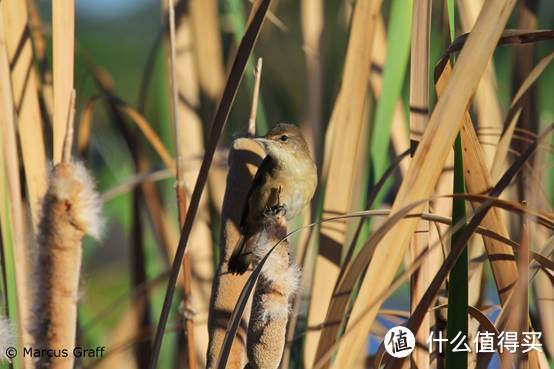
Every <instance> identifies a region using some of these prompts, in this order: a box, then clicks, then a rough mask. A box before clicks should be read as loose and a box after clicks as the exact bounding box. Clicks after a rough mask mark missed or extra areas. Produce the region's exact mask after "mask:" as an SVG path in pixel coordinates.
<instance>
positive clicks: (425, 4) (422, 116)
mask: <svg viewBox="0 0 554 369" xmlns="http://www.w3.org/2000/svg"><path fill="white" fill-rule="evenodd" d="M431 8H432V2H431V1H430V0H415V1H414V4H413V12H412V39H411V57H410V141H411V146H412V153H413V152H414V151H415V148H416V147H417V144H418V143H419V141H420V139H421V136H422V134H423V132H424V131H425V127H426V126H427V121H428V119H429V70H428V66H429V49H430V41H429V38H430V36H431V35H430V34H431ZM428 247H429V222H427V221H425V220H423V219H422V220H420V221H419V224H418V225H417V229H416V231H415V233H414V236H413V237H412V240H411V245H410V251H411V252H410V257H411V260H412V262H414V261H415V260H417V259H418V258H419V257H420V255H421V254H422V253H424V252H425V251H426V250H427V249H428ZM433 261H434V260H433V259H431V258H429V259H426V260H425V261H424V262H423V265H422V266H421V268H420V269H419V270H418V271H417V272H414V273H413V274H412V276H411V279H410V311H413V310H415V308H416V306H417V304H418V303H419V301H420V300H421V297H422V296H423V293H424V292H425V289H426V288H427V286H428V285H429V282H430V275H431V274H430V273H431V270H432V269H436V265H432V264H431V263H433ZM426 264H427V265H426ZM430 326H431V322H430V314H429V315H427V316H426V317H425V318H424V320H423V323H422V325H421V328H420V330H419V331H418V332H417V333H416V335H415V339H416V342H418V343H419V344H418V345H416V349H415V351H414V353H413V355H412V357H411V361H412V365H413V366H415V367H416V368H419V369H428V368H429V363H430V360H429V357H430V355H429V351H428V350H426V349H425V345H424V343H425V341H426V339H427V337H428V336H429V330H430Z"/></svg>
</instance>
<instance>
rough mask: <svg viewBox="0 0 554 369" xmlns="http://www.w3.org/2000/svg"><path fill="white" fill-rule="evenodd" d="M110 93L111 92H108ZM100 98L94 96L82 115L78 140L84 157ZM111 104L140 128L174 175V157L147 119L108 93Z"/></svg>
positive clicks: (80, 151) (79, 149) (107, 97)
mask: <svg viewBox="0 0 554 369" xmlns="http://www.w3.org/2000/svg"><path fill="white" fill-rule="evenodd" d="M106 92H109V91H106ZM99 98H100V97H98V96H93V97H92V98H91V99H90V100H89V101H88V102H87V104H86V105H85V108H84V110H83V113H82V114H81V121H80V124H79V127H80V130H79V138H78V151H79V153H80V154H81V155H83V153H84V150H85V149H86V147H87V145H88V142H89V140H90V130H91V126H92V116H93V112H94V108H95V107H96V105H97V102H98V99H99ZM105 98H106V99H107V100H108V102H109V103H110V104H113V105H114V106H115V107H116V108H117V109H119V110H120V111H121V112H123V113H125V114H126V115H127V116H128V117H129V118H130V119H131V121H132V122H133V123H135V125H136V126H137V127H138V129H139V130H140V131H141V132H142V134H143V135H144V138H146V140H147V141H148V142H149V143H150V145H152V148H153V149H154V150H155V151H156V153H157V154H158V156H159V157H160V159H161V160H162V162H163V163H164V165H165V166H166V167H167V169H169V170H171V172H172V173H176V168H175V161H174V160H173V157H172V156H171V154H170V153H169V151H168V150H167V148H166V147H165V145H164V144H163V142H162V140H161V139H160V137H159V136H158V135H157V134H156V132H155V131H154V130H153V129H152V125H151V124H150V122H148V120H146V118H145V117H144V116H143V115H142V114H140V113H139V112H138V111H137V110H136V109H134V108H133V107H131V106H130V105H129V104H127V103H126V102H124V101H123V100H121V99H119V98H117V97H115V96H113V95H111V94H109V93H108V96H106V97H105Z"/></svg>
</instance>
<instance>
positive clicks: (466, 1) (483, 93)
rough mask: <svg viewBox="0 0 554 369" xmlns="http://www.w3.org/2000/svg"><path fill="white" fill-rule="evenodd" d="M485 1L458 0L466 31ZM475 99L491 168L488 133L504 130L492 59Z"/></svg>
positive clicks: (481, 139)
mask: <svg viewBox="0 0 554 369" xmlns="http://www.w3.org/2000/svg"><path fill="white" fill-rule="evenodd" d="M483 3H484V0H457V1H456V4H457V5H458V10H459V14H460V20H461V25H462V30H463V31H464V32H470V31H471V29H472V28H473V25H474V24H475V21H476V20H477V16H478V15H479V11H480V10H481V8H482V6H483ZM473 100H474V102H473V104H474V106H475V109H476V112H477V127H478V129H477V132H478V135H479V142H481V144H482V147H483V151H484V153H485V162H486V164H487V168H489V169H490V167H491V165H492V162H493V158H494V152H495V145H496V144H497V143H498V138H497V137H495V136H491V135H489V134H487V133H490V132H496V133H500V132H502V110H501V107H500V103H499V102H498V97H497V85H496V72H495V68H494V64H493V62H492V61H491V62H490V63H489V64H488V65H487V68H486V69H485V73H484V74H483V78H482V79H481V82H479V86H478V87H477V90H476V91H475V97H474V99H473ZM485 130H486V131H485ZM483 143H487V145H483ZM504 169H505V168H504ZM473 246H474V245H472V246H471V247H470V253H471V252H472V251H473V250H474V249H475V248H474V247H473ZM481 249H482V246H481ZM472 287H476V285H474V284H472V285H471V287H470V290H471V289H472Z"/></svg>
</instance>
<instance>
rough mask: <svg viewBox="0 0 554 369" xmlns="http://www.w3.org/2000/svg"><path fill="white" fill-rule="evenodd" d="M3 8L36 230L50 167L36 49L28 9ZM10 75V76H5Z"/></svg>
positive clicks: (15, 0) (8, 2)
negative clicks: (36, 63)
mask: <svg viewBox="0 0 554 369" xmlns="http://www.w3.org/2000/svg"><path fill="white" fill-rule="evenodd" d="M1 7H2V10H1V13H2V15H1V16H2V17H3V18H4V24H5V27H6V29H7V30H9V31H8V32H6V40H5V43H6V46H5V47H6V49H7V52H8V60H9V63H10V68H11V78H12V89H13V99H14V104H15V105H14V106H15V107H16V111H17V116H18V122H17V131H18V132H19V142H20V144H21V153H22V159H23V168H24V170H25V178H26V186H27V190H28V194H29V199H28V201H29V205H30V208H31V213H32V220H33V225H34V227H35V228H36V225H37V222H38V216H39V213H40V199H41V198H42V196H43V195H44V193H45V192H46V168H47V165H46V154H45V149H44V137H43V133H42V132H43V129H42V122H41V115H40V107H39V101H38V98H37V97H38V95H37V91H38V84H37V75H36V72H35V69H34V66H33V46H32V45H31V39H30V38H29V33H28V31H27V27H28V23H27V19H28V13H27V5H26V3H25V1H21V0H5V1H2V5H1ZM9 75H10V73H9V72H8V74H4V76H9ZM4 111H6V112H7V110H4ZM64 123H65V119H64Z"/></svg>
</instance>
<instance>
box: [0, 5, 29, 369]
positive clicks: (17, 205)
mask: <svg viewBox="0 0 554 369" xmlns="http://www.w3.org/2000/svg"><path fill="white" fill-rule="evenodd" d="M5 6H6V4H5V3H0V76H2V77H1V78H0V111H2V112H3V113H2V114H0V131H1V132H2V135H0V150H2V153H1V155H2V158H1V159H2V173H1V174H0V176H1V177H2V179H1V182H2V185H1V187H2V190H3V191H2V192H1V193H2V196H5V197H3V198H2V201H1V209H0V214H1V218H2V234H3V236H4V232H5V236H7V235H8V234H10V235H11V244H8V243H6V244H3V247H4V248H6V247H11V248H12V251H11V254H12V255H13V261H12V262H13V265H14V269H15V283H16V286H18V288H16V298H17V316H18V318H19V324H18V335H19V340H20V343H21V344H22V346H28V345H30V344H31V343H32V339H31V336H30V334H29V332H28V325H29V319H30V318H29V311H30V302H29V288H30V283H29V282H28V276H29V275H30V273H29V270H30V266H29V265H28V260H29V258H30V257H29V255H28V250H27V247H26V246H27V238H26V236H25V235H26V234H27V233H26V231H27V230H26V227H25V220H24V204H23V201H22V198H21V192H20V191H21V183H20V178H19V157H18V153H17V134H16V111H15V105H14V100H13V95H12V85H11V83H10V82H11V81H10V78H9V75H10V63H9V59H8V51H7V49H6V46H7V45H6V41H7V40H6V29H5V23H4V14H5ZM4 227H5V228H4ZM4 255H10V253H8V252H5V253H4ZM5 263H6V262H5ZM20 359H21V360H22V362H25V363H26V364H27V365H29V364H30V363H31V362H32V360H31V359H30V358H27V359H24V358H20Z"/></svg>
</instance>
